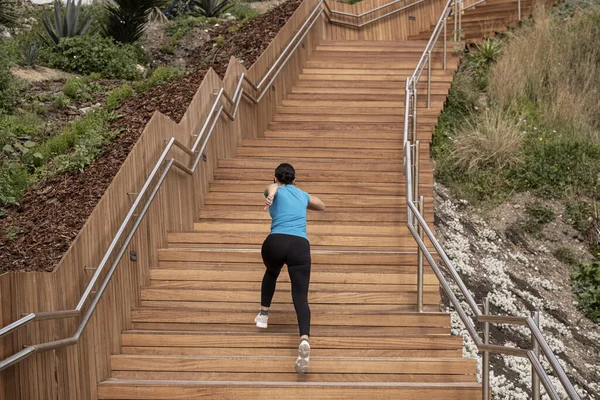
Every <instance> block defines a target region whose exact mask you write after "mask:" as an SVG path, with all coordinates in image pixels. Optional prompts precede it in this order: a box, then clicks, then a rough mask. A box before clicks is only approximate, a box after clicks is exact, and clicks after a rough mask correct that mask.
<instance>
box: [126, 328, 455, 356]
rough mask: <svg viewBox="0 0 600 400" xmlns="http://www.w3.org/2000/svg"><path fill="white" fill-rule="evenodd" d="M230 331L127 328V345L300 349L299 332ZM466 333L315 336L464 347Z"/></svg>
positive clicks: (384, 344)
mask: <svg viewBox="0 0 600 400" xmlns="http://www.w3.org/2000/svg"><path fill="white" fill-rule="evenodd" d="M225 333H227V332H224V331H223V332H215V333H206V332H186V331H182V332H179V331H146V330H143V331H142V330H130V331H126V332H123V334H122V335H121V343H122V345H123V346H143V347H153V346H165V347H188V348H189V347H199V348H267V349H293V350H297V346H298V336H297V335H295V334H275V333H271V332H269V333H266V331H265V330H262V331H261V332H255V333H233V332H232V333H229V334H225ZM462 343H463V342H462V337H460V336H451V335H434V336H386V335H383V336H373V335H365V336H355V335H345V334H344V335H327V334H324V335H321V336H315V337H312V338H311V341H310V345H311V348H312V349H314V350H324V349H375V350H461V351H462Z"/></svg>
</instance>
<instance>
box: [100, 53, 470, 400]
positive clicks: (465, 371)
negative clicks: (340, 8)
mask: <svg viewBox="0 0 600 400" xmlns="http://www.w3.org/2000/svg"><path fill="white" fill-rule="evenodd" d="M425 44H426V42H424V41H408V42H361V41H353V42H339V41H337V42H334V41H330V42H324V43H322V44H321V45H319V46H318V48H317V51H316V52H314V53H313V55H312V56H311V58H310V59H309V61H308V62H307V64H306V66H305V68H304V70H303V71H302V74H301V75H300V76H299V79H298V81H297V83H296V85H295V86H294V88H293V89H292V90H291V93H289V94H288V95H287V97H286V99H285V100H283V102H282V104H281V106H280V107H279V109H278V113H277V115H276V116H275V117H274V119H273V121H272V123H271V124H270V125H269V128H268V130H266V131H265V132H264V138H263V139H256V140H244V141H243V143H242V145H241V147H239V148H238V153H237V157H236V158H234V159H222V160H219V165H218V169H217V170H216V171H215V174H214V181H213V183H212V184H211V185H210V193H209V195H208V196H207V197H206V204H205V205H204V207H203V208H202V209H201V210H200V218H199V220H198V221H196V224H195V231H194V232H172V233H170V234H169V237H168V242H169V246H168V248H165V249H161V250H160V260H161V263H160V265H159V266H158V267H157V268H153V269H151V271H150V279H151V281H150V284H149V286H147V287H145V288H143V289H142V292H141V299H142V301H141V304H140V307H138V308H135V309H133V310H132V320H133V327H132V329H131V330H129V331H126V332H123V334H122V349H121V354H117V355H114V356H113V357H112V362H111V368H112V378H111V379H109V380H107V381H104V382H101V383H100V384H99V386H98V396H99V398H101V399H197V398H203V399H204V398H206V399H367V398H369V397H370V398H374V399H411V400H413V399H428V400H435V399H444V400H452V399H455V400H468V399H479V398H480V397H481V386H480V385H479V384H478V383H477V382H476V377H475V372H476V363H475V360H470V359H463V358H462V338H460V337H454V336H451V334H450V316H449V315H448V314H446V313H441V312H440V309H439V301H440V293H439V287H438V281H437V279H436V277H435V276H434V275H433V273H432V272H431V270H429V269H426V271H425V288H424V293H425V294H424V303H425V311H426V312H425V313H417V312H416V305H415V304H416V247H415V244H414V241H413V239H412V238H411V237H410V235H409V232H408V230H407V228H406V227H405V220H406V209H405V198H404V195H405V193H404V174H403V172H402V157H403V151H402V132H403V130H402V129H403V105H404V104H403V102H404V84H405V80H406V78H407V76H408V75H409V74H412V71H413V69H414V67H415V65H416V63H417V61H418V59H419V57H420V55H421V53H422V51H423V49H424V48H425ZM448 56H449V61H448V63H449V64H448V69H447V70H443V69H442V53H441V49H438V50H436V53H435V58H434V61H433V67H434V71H433V74H432V76H433V84H432V107H431V108H430V109H427V108H426V107H425V100H426V96H421V98H420V100H419V105H420V108H419V110H418V111H419V113H420V121H421V123H420V125H419V131H418V136H419V138H420V139H421V140H422V143H423V144H422V145H421V177H420V186H421V189H420V190H421V193H422V194H424V195H425V197H426V199H427V201H426V205H427V206H426V211H425V216H426V218H427V219H428V220H429V221H430V222H432V220H433V208H432V204H433V201H432V179H433V178H432V166H431V163H430V161H429V146H428V143H429V141H430V138H431V134H432V130H433V127H434V125H435V123H436V120H437V115H438V113H439V112H440V110H441V108H442V106H443V102H444V100H445V97H446V94H447V92H448V89H449V87H450V82H451V79H452V75H453V71H454V70H455V69H456V66H457V63H458V60H457V58H456V57H452V56H451V52H450V51H449V52H448ZM421 86H422V87H421V88H420V89H421V93H425V86H424V83H422V84H421ZM280 162H290V163H291V164H293V165H294V166H295V168H296V170H297V186H299V187H300V188H302V189H304V190H306V191H308V192H309V193H313V194H315V195H318V196H319V197H320V198H322V199H323V200H324V202H325V203H326V204H327V210H326V211H324V212H321V213H316V212H309V214H308V220H309V222H308V232H309V237H310V239H311V246H312V249H313V254H312V259H313V266H312V271H313V272H312V277H311V287H310V291H309V301H310V304H311V309H312V332H311V333H312V338H311V346H312V353H311V364H310V370H309V373H308V374H305V375H298V374H296V373H295V372H294V360H295V357H296V353H297V345H298V343H299V338H298V327H297V323H296V316H295V313H294V310H293V306H292V302H291V295H290V288H289V284H288V282H289V278H288V277H287V274H286V273H282V275H281V276H280V279H279V285H278V288H277V292H276V294H275V297H274V302H273V306H272V309H271V310H272V311H271V313H270V318H269V328H268V329H267V330H260V329H258V328H256V327H255V325H254V323H253V320H254V317H255V315H256V313H257V311H258V308H259V301H260V282H261V279H262V275H263V272H264V266H263V264H262V262H261V257H260V246H261V244H262V241H263V240H264V238H265V237H266V235H267V234H268V231H269V222H270V218H269V215H268V213H267V212H266V211H263V202H264V200H263V199H264V198H263V195H262V191H263V189H264V187H265V186H266V185H267V184H268V183H269V182H271V179H272V175H273V171H274V168H275V167H276V166H277V165H278V164H279V163H280Z"/></svg>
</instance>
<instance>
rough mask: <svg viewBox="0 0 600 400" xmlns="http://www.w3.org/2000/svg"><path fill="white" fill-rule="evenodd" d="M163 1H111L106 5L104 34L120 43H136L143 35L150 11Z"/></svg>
mask: <svg viewBox="0 0 600 400" xmlns="http://www.w3.org/2000/svg"><path fill="white" fill-rule="evenodd" d="M163 3H164V0H113V1H112V2H110V3H107V4H106V10H107V11H108V18H107V22H106V25H105V26H104V33H105V34H106V35H107V36H111V37H113V38H114V39H115V40H117V41H119V42H121V43H133V42H136V41H137V40H138V39H139V38H140V37H141V36H142V34H143V33H144V29H145V28H146V24H147V23H148V20H149V16H150V14H152V11H153V10H154V9H155V8H157V7H159V6H161V5H162V4H163Z"/></svg>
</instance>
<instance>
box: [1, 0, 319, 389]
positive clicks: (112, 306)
mask: <svg viewBox="0 0 600 400" xmlns="http://www.w3.org/2000/svg"><path fill="white" fill-rule="evenodd" d="M316 4H317V0H305V1H304V2H303V3H302V4H301V5H300V7H299V8H298V10H297V11H296V13H295V14H294V15H293V16H292V18H291V19H290V21H288V23H287V24H286V25H285V26H284V28H283V29H282V30H281V32H280V33H279V34H278V35H277V36H276V38H275V39H274V41H273V43H271V45H270V46H269V48H267V50H266V51H265V52H264V54H263V55H262V56H261V57H260V58H259V60H258V61H257V62H256V63H255V64H254V65H253V66H252V68H250V70H248V71H247V70H246V69H245V68H244V67H243V66H242V65H241V64H240V63H239V62H238V61H237V60H235V59H232V61H231V62H230V65H229V67H228V70H227V72H226V75H225V77H224V79H223V81H222V80H221V79H220V78H219V77H218V76H217V75H216V74H215V73H214V71H212V70H210V71H209V72H208V73H207V74H206V76H205V78H204V80H203V82H202V84H201V86H200V88H199V89H198V91H197V93H196V95H195V97H194V98H193V100H192V102H191V103H190V105H189V108H188V111H187V112H186V114H185V115H184V117H183V118H182V120H181V121H180V123H175V122H173V121H171V120H170V119H169V118H167V117H166V116H164V115H162V114H160V113H156V114H155V115H154V116H153V117H152V119H151V120H150V122H149V123H148V125H147V126H146V128H145V130H144V132H143V133H142V135H141V136H140V138H139V140H138V142H137V143H136V145H135V146H134V148H133V149H132V151H131V153H130V154H129V156H128V158H127V160H126V161H125V162H124V163H123V165H122V167H121V169H120V171H119V173H118V174H117V175H116V176H115V178H114V179H113V182H112V183H111V185H110V187H109V188H108V190H107V191H106V193H105V194H104V195H103V197H102V199H101V200H100V201H99V203H98V204H97V206H96V208H95V209H94V211H93V213H92V214H91V216H90V218H89V219H88V221H87V222H86V223H85V225H84V226H83V228H82V229H81V231H80V232H79V235H78V236H77V238H76V239H75V240H74V242H73V244H72V245H71V247H70V248H69V250H68V251H67V252H66V253H65V255H64V257H63V258H62V259H61V261H60V263H59V265H58V266H57V268H56V269H55V270H54V272H52V273H10V274H5V275H2V276H0V304H1V306H0V322H1V323H2V326H5V325H7V324H8V323H10V322H12V321H14V320H16V319H18V318H19V317H21V314H23V313H29V312H36V311H49V310H59V309H72V308H73V307H75V305H76V304H77V302H78V301H79V297H80V296H81V293H82V292H83V290H84V289H85V287H86V285H87V283H88V282H89V280H90V278H91V277H92V275H93V274H94V271H93V270H89V269H86V267H88V268H93V267H96V266H97V265H98V263H99V262H100V260H101V258H102V256H103V254H104V252H105V250H106V248H107V247H108V246H109V243H110V241H111V240H112V237H113V235H114V234H115V233H116V232H117V230H118V228H119V226H120V224H121V222H122V220H123V218H124V216H125V215H126V213H127V211H128V210H129V208H130V206H131V205H132V203H133V201H134V200H135V197H136V196H137V192H138V191H139V190H140V189H141V187H142V185H143V182H144V181H145V179H146V177H147V176H148V175H149V174H150V172H151V170H152V168H153V167H154V165H155V162H156V160H157V159H158V157H159V156H160V154H161V153H162V151H163V149H164V146H165V143H166V142H167V141H168V140H169V139H170V138H171V137H175V138H177V139H178V140H179V141H181V142H183V143H184V144H186V145H190V144H191V143H192V142H193V140H194V139H195V136H193V135H195V134H197V133H198V132H199V130H200V129H201V127H202V124H203V123H204V120H205V118H206V116H207V115H208V112H209V110H210V108H211V106H212V104H213V102H214V99H215V95H214V94H215V92H216V91H218V90H219V89H220V88H221V87H225V88H226V90H227V91H228V93H230V94H231V95H233V91H234V89H235V86H236V84H237V81H238V79H239V76H240V74H241V73H242V72H245V73H247V74H249V75H250V76H251V77H253V78H254V79H255V80H256V81H257V80H258V79H256V78H258V77H262V74H264V72H265V71H266V70H267V69H268V67H269V66H270V65H271V64H272V63H273V62H274V60H275V59H276V58H277V57H278V56H279V54H280V52H281V50H282V48H283V47H285V46H284V45H285V44H286V43H287V42H288V41H289V39H290V38H291V37H292V36H293V35H294V34H295V33H296V31H297V29H298V28H299V27H300V25H301V24H302V22H303V21H304V20H305V18H306V16H307V15H308V13H309V12H310V11H312V10H313V8H314V7H315V5H316ZM324 27H325V25H324V24H323V23H321V22H319V23H317V24H316V25H315V27H314V29H313V30H312V31H311V32H310V33H309V35H307V37H306V38H305V40H304V41H303V46H302V47H299V48H298V51H297V53H296V54H294V55H293V56H292V57H291V58H290V59H289V61H288V62H287V64H286V65H285V66H284V68H283V69H282V71H281V73H280V75H279V76H278V78H277V79H276V81H275V82H274V87H275V90H274V91H270V92H269V94H268V95H266V96H265V98H264V99H263V101H262V103H261V104H260V105H259V106H255V105H252V104H250V103H249V102H248V101H246V100H243V101H242V103H241V104H240V108H239V111H238V118H237V119H236V120H235V121H233V122H232V121H230V120H229V119H228V118H227V117H225V116H222V117H220V119H219V121H218V123H217V124H216V126H215V130H214V133H213V135H212V137H211V139H210V142H209V145H208V146H207V148H206V150H205V152H204V153H205V155H206V156H207V157H206V161H200V164H199V168H198V169H197V170H196V172H195V174H194V176H193V177H190V176H188V175H187V174H184V173H182V172H181V171H178V170H172V171H171V172H169V176H168V177H167V179H166V181H165V183H164V185H163V187H162V188H161V190H160V191H159V193H158V195H157V196H156V198H155V201H154V202H153V203H152V205H151V206H150V208H149V210H148V214H147V216H146V217H145V218H144V220H143V221H142V223H141V224H140V227H139V229H138V231H137V233H136V234H135V236H134V238H133V240H132V242H131V243H130V245H129V246H128V247H127V251H126V253H125V255H124V257H123V259H122V260H121V261H120V263H119V265H118V268H117V270H116V272H115V274H114V276H113V278H112V280H111V283H110V284H109V286H108V287H107V289H106V292H105V293H104V296H103V298H102V300H101V301H100V303H99V305H98V307H97V309H96V311H95V313H94V315H93V317H92V318H91V320H90V322H89V324H88V326H87V328H86V330H85V332H84V334H83V335H82V337H81V339H80V342H79V343H78V344H77V345H76V346H71V347H69V348H65V349H60V350H57V351H53V352H47V353H43V354H39V355H36V356H33V357H30V358H29V359H27V360H25V361H24V362H22V363H20V364H18V365H16V366H14V367H12V368H9V369H8V370H6V371H3V372H2V373H1V374H0V383H1V385H2V386H1V387H0V398H2V399H7V400H8V399H10V400H12V399H35V400H38V399H40V400H43V399H59V400H63V399H64V400H70V399H76V400H87V399H95V398H97V394H96V385H97V383H98V382H100V381H102V380H104V379H106V378H108V377H109V374H110V355H111V354H115V353H119V352H120V333H121V332H122V331H123V330H126V329H128V328H130V327H131V319H130V310H131V308H132V307H134V306H136V305H138V304H139V288H140V286H143V285H145V284H147V283H148V269H149V268H151V267H152V266H155V265H157V260H158V249H159V248H161V247H164V246H165V245H166V233H167V232H168V231H174V230H177V231H185V230H191V229H193V223H194V220H195V218H196V215H197V211H198V209H199V207H201V206H202V203H203V199H204V196H205V195H206V193H207V191H208V185H209V183H210V181H211V180H212V177H213V171H214V170H215V168H216V165H217V161H218V159H219V158H222V157H234V156H235V154H236V149H237V145H238V143H239V141H240V140H241V139H243V138H249V137H259V136H260V134H262V131H263V129H264V127H266V126H267V125H268V123H269V121H270V119H271V118H272V115H274V113H275V111H276V107H277V104H278V103H279V102H280V101H281V99H282V98H283V96H284V95H285V94H286V92H287V91H289V90H290V88H291V86H292V85H293V83H294V82H295V80H296V79H297V75H298V73H299V72H300V70H301V68H302V67H303V65H304V62H305V61H306V59H307V58H308V56H309V55H310V53H311V52H312V51H313V50H314V48H315V47H316V45H317V43H318V40H320V38H321V37H322V36H323V32H322V31H323V29H324ZM246 89H250V88H249V87H248V86H247V85H246ZM223 104H225V106H226V107H230V105H228V104H226V102H223ZM171 154H172V155H173V156H174V157H176V158H177V159H178V160H181V161H182V162H183V164H184V165H189V164H190V162H191V159H190V157H189V156H187V155H185V154H184V153H183V152H181V151H180V150H173V151H172V152H171ZM130 251H134V252H135V253H136V256H137V261H131V260H130V257H129V253H130ZM110 261H112V260H110ZM106 269H108V265H107V267H106ZM103 276H104V274H102V275H101V277H103ZM78 322H79V320H78V319H68V320H61V321H43V322H35V323H33V324H31V325H29V326H27V327H24V328H22V329H20V330H19V331H18V332H17V333H16V334H14V335H10V336H9V337H6V338H3V339H0V350H1V351H2V356H3V358H4V357H6V356H7V355H10V354H13V353H14V352H16V351H18V350H19V349H21V348H22V347H23V346H24V345H29V344H34V343H41V342H46V341H50V340H56V339H61V338H67V337H70V336H72V335H73V334H74V332H75V330H76V328H77V324H78Z"/></svg>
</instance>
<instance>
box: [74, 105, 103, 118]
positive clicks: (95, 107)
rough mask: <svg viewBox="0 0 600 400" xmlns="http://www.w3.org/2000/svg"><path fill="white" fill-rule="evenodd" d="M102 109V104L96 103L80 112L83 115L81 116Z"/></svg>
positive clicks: (81, 109)
mask: <svg viewBox="0 0 600 400" xmlns="http://www.w3.org/2000/svg"><path fill="white" fill-rule="evenodd" d="M100 107H102V104H100V103H96V104H94V105H91V106H89V107H83V108H80V109H79V112H80V113H81V115H86V114H87V113H88V112H89V111H90V110H95V109H98V108H100Z"/></svg>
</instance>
